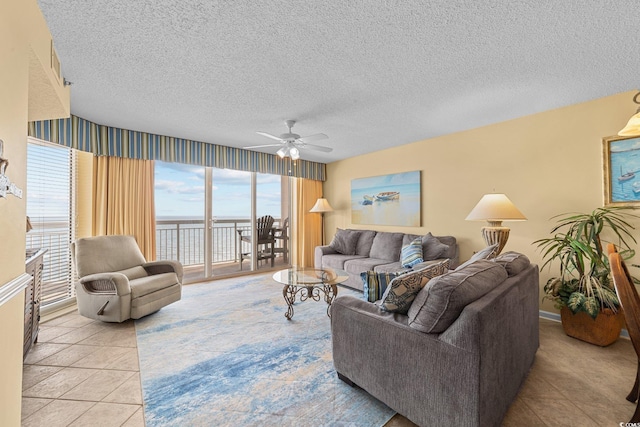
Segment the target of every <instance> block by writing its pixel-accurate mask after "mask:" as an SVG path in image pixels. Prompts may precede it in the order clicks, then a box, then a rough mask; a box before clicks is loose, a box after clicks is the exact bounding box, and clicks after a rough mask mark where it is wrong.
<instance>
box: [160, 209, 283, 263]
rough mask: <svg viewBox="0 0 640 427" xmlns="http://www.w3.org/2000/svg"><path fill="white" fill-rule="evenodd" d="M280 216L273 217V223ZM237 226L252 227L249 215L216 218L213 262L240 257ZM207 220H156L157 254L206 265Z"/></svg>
mask: <svg viewBox="0 0 640 427" xmlns="http://www.w3.org/2000/svg"><path fill="white" fill-rule="evenodd" d="M279 224H280V219H276V220H275V221H274V226H276V227H277V226H278V225H279ZM238 230H243V231H247V232H248V231H249V230H251V221H249V220H248V219H217V220H215V221H214V222H213V227H212V228H211V230H210V231H211V238H212V242H213V263H214V264H218V263H228V262H237V261H238V252H239V250H238V249H239V248H238ZM205 232H206V230H205V224H204V220H177V219H168V220H158V221H156V258H157V259H172V260H177V261H180V262H181V263H182V265H183V266H185V267H186V266H194V265H204V262H205V258H204V245H205V241H206V240H205Z"/></svg>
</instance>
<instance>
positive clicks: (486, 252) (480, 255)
mask: <svg viewBox="0 0 640 427" xmlns="http://www.w3.org/2000/svg"><path fill="white" fill-rule="evenodd" d="M498 246H499V245H498V243H494V244H493V245H490V246H487V247H486V248H484V249H482V250H480V251H478V252H476V253H475V254H473V255H472V256H471V258H469V260H468V261H466V262H463V263H462V264H460V265H459V266H458V267H457V268H456V270H460V269H462V268H465V267H466V266H468V265H469V264H473V263H474V262H476V261H478V260H480V259H491V258H493V257H494V256H495V251H496V250H497V249H498Z"/></svg>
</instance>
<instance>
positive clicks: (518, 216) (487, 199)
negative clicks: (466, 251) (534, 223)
mask: <svg viewBox="0 0 640 427" xmlns="http://www.w3.org/2000/svg"><path fill="white" fill-rule="evenodd" d="M466 220H467V221H487V222H488V223H489V224H488V225H487V226H485V227H482V237H484V241H485V242H486V243H487V246H491V245H493V244H494V243H498V244H499V245H498V250H497V252H496V253H495V255H498V254H499V253H500V252H502V249H503V248H504V245H506V244H507V240H508V239H509V230H510V229H509V227H503V226H502V221H526V220H527V218H526V217H525V216H524V215H523V214H522V212H520V211H519V210H518V208H516V207H515V205H514V204H513V203H512V202H511V200H509V198H508V197H507V196H506V195H504V194H495V193H492V194H485V195H484V196H482V199H480V201H479V202H478V204H477V205H476V206H475V207H474V208H473V210H472V211H471V212H470V213H469V215H467V218H466Z"/></svg>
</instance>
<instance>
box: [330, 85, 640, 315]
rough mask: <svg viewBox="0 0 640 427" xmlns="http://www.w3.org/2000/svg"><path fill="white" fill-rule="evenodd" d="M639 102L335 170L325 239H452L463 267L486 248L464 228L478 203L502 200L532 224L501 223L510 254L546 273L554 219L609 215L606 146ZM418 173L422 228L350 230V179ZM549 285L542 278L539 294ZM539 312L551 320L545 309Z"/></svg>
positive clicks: (620, 98) (552, 117)
mask: <svg viewBox="0 0 640 427" xmlns="http://www.w3.org/2000/svg"><path fill="white" fill-rule="evenodd" d="M634 94H635V91H634V92H626V93H622V94H618V95H615V96H610V97H607V98H602V99H598V100H594V101H591V102H586V103H582V104H578V105H572V106H569V107H565V108H561V109H557V110H552V111H547V112H543V113H539V114H535V115H531V116H527V117H523V118H520V119H515V120H511V121H508V122H503V123H498V124H495V125H491V126H486V127H482V128H478V129H473V130H469V131H465V132H460V133H455V134H451V135H446V136H442V137H438V138H433V139H429V140H424V141H419V142H415V143H412V144H407V145H403V146H400V147H396V148H392V149H387V150H383V151H378V152H375V153H372V154H368V155H364V156H358V157H355V158H351V159H347V160H343V161H339V162H335V163H331V164H329V165H328V168H327V176H328V177H329V178H328V180H327V181H326V182H325V185H324V194H325V196H326V197H327V198H328V199H329V201H330V202H331V204H332V205H333V207H334V209H336V211H335V212H333V213H330V214H327V215H326V216H325V220H326V223H327V230H328V235H327V239H331V237H332V234H333V231H334V230H335V228H336V227H339V228H365V229H366V228H371V229H377V230H386V231H388V230H397V231H402V232H411V233H416V234H417V233H426V232H428V231H431V232H432V233H433V234H435V235H443V234H451V235H454V236H456V237H457V239H458V242H459V244H460V255H461V260H466V259H468V258H469V257H470V256H471V255H472V254H473V252H474V251H477V250H479V249H481V248H482V247H484V241H483V240H482V237H481V235H480V228H481V227H482V225H483V222H473V221H465V217H466V216H467V214H468V213H469V212H470V211H471V209H472V208H473V207H474V206H475V204H476V203H477V202H478V201H479V200H480V198H481V197H482V195H484V194H485V193H491V192H497V193H505V194H507V196H508V197H509V198H510V199H511V200H512V201H513V203H514V204H515V205H516V206H517V207H518V208H519V209H520V210H521V211H522V212H523V213H524V214H525V216H527V218H528V221H526V222H508V223H507V222H505V223H504V225H506V226H508V227H510V228H511V235H510V237H509V242H508V243H507V246H506V248H505V251H508V250H514V251H519V252H522V253H525V254H526V255H527V256H528V257H530V258H531V259H532V261H533V262H535V263H537V264H538V265H541V264H542V261H541V257H540V253H539V251H537V250H536V248H535V246H533V245H532V242H533V241H534V240H536V239H539V238H542V237H547V236H548V235H549V231H550V229H551V227H552V225H553V221H550V218H551V217H552V216H554V215H557V214H560V213H564V212H571V211H581V212H587V211H591V210H593V209H595V208H597V207H601V206H602V205H603V177H602V137H604V136H610V135H615V134H616V133H617V131H618V130H619V129H621V128H622V127H623V126H624V125H625V124H626V121H627V120H628V118H629V117H630V116H631V115H632V114H633V113H634V112H635V107H636V106H635V104H633V102H632V98H633V95H634ZM413 170H420V171H422V227H420V228H412V227H390V226H383V227H381V226H367V225H354V224H352V223H351V210H350V194H349V193H350V182H351V180H352V179H354V178H363V177H368V176H376V175H384V174H389V173H397V172H405V171H413ZM636 226H640V222H638V223H636ZM638 237H640V232H639V234H638ZM549 277H550V274H549V271H548V269H545V270H544V271H543V272H542V274H541V286H542V285H543V284H544V283H545V282H546V280H547V279H548V278H549ZM541 292H542V289H541ZM541 308H542V309H543V310H547V311H555V310H554V309H553V306H552V304H550V303H549V302H548V301H546V302H545V304H544V305H543V306H542V307H541Z"/></svg>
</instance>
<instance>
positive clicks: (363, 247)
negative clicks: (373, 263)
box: [349, 229, 376, 256]
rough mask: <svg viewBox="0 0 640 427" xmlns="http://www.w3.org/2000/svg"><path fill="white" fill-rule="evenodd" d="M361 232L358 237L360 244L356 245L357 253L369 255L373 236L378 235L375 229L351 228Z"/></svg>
mask: <svg viewBox="0 0 640 427" xmlns="http://www.w3.org/2000/svg"><path fill="white" fill-rule="evenodd" d="M349 231H357V232H359V233H360V237H359V238H358V244H357V245H356V255H363V256H369V252H370V251H371V245H372V244H373V238H374V237H375V236H376V232H375V231H373V230H351V229H349Z"/></svg>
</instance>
